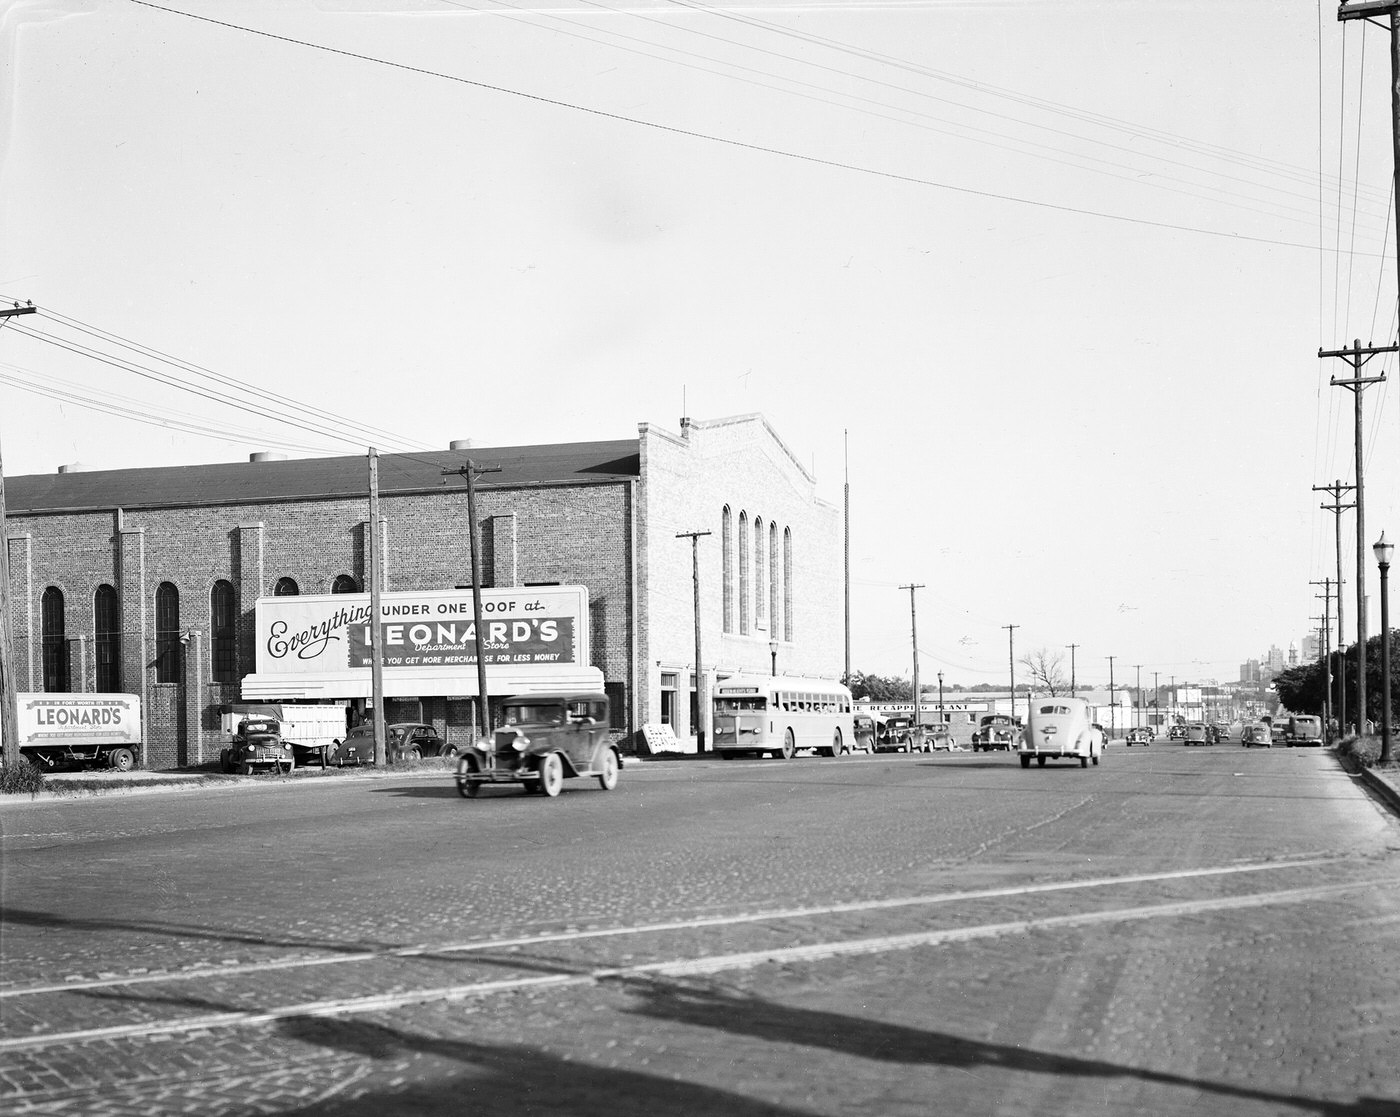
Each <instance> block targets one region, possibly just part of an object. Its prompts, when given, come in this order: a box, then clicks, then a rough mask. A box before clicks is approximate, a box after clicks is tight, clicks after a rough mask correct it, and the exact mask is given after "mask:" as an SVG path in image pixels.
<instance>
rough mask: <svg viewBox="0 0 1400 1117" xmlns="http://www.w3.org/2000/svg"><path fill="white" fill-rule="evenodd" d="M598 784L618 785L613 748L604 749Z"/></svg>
mask: <svg viewBox="0 0 1400 1117" xmlns="http://www.w3.org/2000/svg"><path fill="white" fill-rule="evenodd" d="M725 755H728V754H727V753H726V754H725ZM598 786H599V787H601V788H602V789H603V790H604V791H611V790H612V789H613V788H615V787H616V786H617V753H615V752H613V750H612V749H604V750H603V770H602V771H601V772H599V773H598Z"/></svg>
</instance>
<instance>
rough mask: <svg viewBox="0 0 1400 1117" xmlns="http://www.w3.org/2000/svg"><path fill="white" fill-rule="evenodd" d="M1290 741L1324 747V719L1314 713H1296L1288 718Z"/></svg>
mask: <svg viewBox="0 0 1400 1117" xmlns="http://www.w3.org/2000/svg"><path fill="white" fill-rule="evenodd" d="M1288 743H1289V744H1290V745H1313V746H1316V747H1318V748H1321V747H1322V719H1321V718H1320V717H1317V716H1316V715H1314V714H1294V715H1293V716H1292V717H1290V718H1289V719H1288Z"/></svg>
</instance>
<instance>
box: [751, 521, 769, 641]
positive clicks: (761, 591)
mask: <svg viewBox="0 0 1400 1117" xmlns="http://www.w3.org/2000/svg"><path fill="white" fill-rule="evenodd" d="M763 543H764V539H763V517H762V516H755V517H754V518H753V615H754V618H755V619H756V620H757V621H758V627H759V628H763V627H764V626H765V625H766V624H767V623H768V622H767V618H768V607H767V606H766V605H765V604H764V602H766V601H767V590H768V575H767V574H766V573H765V571H766V570H767V568H768V566H767V563H765V562H764V561H763V556H764V554H765V552H766V551H767V548H766V547H765V546H764V545H763Z"/></svg>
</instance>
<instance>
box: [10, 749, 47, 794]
mask: <svg viewBox="0 0 1400 1117" xmlns="http://www.w3.org/2000/svg"><path fill="white" fill-rule="evenodd" d="M43 790H44V773H43V772H42V771H40V770H39V769H38V768H36V767H35V766H34V765H33V764H31V763H30V762H29V760H28V758H27V757H23V756H21V757H20V758H19V760H18V761H17V762H16V763H15V764H12V765H11V764H7V765H5V767H4V768H3V769H0V795H38V794H39V792H41V791H43Z"/></svg>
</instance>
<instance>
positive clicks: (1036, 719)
mask: <svg viewBox="0 0 1400 1117" xmlns="http://www.w3.org/2000/svg"><path fill="white" fill-rule="evenodd" d="M1103 742H1104V737H1103V730H1101V729H1099V728H1097V727H1096V726H1095V725H1094V723H1093V722H1092V721H1090V720H1089V704H1088V703H1087V702H1086V701H1085V700H1084V699H1082V698H1064V697H1058V696H1057V697H1054V698H1042V699H1040V700H1039V701H1038V702H1033V703H1032V704H1031V713H1030V718H1029V720H1028V721H1027V722H1026V728H1025V729H1024V730H1023V731H1022V733H1021V740H1020V747H1019V749H1018V751H1019V752H1020V754H1021V767H1022V768H1029V767H1030V766H1031V758H1032V757H1034V758H1035V762H1036V764H1037V765H1039V766H1040V767H1042V768H1044V767H1045V762H1046V761H1047V760H1060V759H1064V760H1078V761H1079V766H1080V767H1081V768H1087V767H1089V764H1090V762H1091V761H1092V762H1093V763H1094V764H1097V763H1098V762H1099V758H1100V757H1101V756H1103Z"/></svg>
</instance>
